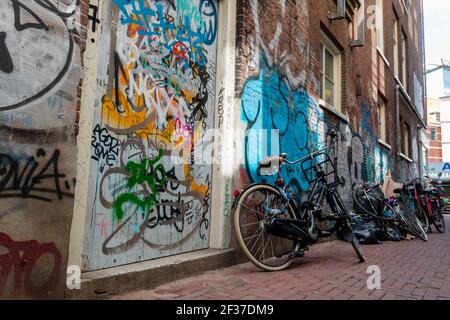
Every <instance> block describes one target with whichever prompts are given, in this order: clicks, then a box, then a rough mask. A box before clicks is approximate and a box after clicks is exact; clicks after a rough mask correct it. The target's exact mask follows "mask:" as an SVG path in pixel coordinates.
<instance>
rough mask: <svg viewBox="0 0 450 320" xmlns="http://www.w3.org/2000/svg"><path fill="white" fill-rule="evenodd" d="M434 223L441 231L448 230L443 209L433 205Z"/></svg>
mask: <svg viewBox="0 0 450 320" xmlns="http://www.w3.org/2000/svg"><path fill="white" fill-rule="evenodd" d="M433 211H434V213H433V225H434V227H435V228H436V230H437V231H438V232H439V233H445V232H446V231H447V228H446V225H445V217H444V215H443V214H442V209H438V208H436V207H435V206H433Z"/></svg>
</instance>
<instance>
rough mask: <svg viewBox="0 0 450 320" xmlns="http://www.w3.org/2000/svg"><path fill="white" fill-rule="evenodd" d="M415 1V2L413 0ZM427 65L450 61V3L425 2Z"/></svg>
mask: <svg viewBox="0 0 450 320" xmlns="http://www.w3.org/2000/svg"><path fill="white" fill-rule="evenodd" d="M413 1H414V0H413ZM423 5H424V18H425V45H426V49H425V50H426V59H427V62H426V63H427V65H428V66H429V65H430V64H440V61H441V58H444V59H447V60H450V1H449V0H423Z"/></svg>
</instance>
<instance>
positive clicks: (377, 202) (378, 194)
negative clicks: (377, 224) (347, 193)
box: [353, 186, 386, 215]
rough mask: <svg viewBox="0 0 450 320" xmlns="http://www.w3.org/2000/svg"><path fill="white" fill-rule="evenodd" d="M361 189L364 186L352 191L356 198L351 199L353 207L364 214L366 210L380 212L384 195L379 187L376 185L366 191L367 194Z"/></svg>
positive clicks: (377, 213) (376, 213)
mask: <svg viewBox="0 0 450 320" xmlns="http://www.w3.org/2000/svg"><path fill="white" fill-rule="evenodd" d="M363 191H364V187H362V188H359V189H357V190H355V192H354V197H355V198H356V199H353V207H354V209H355V211H356V212H358V213H360V214H364V213H366V212H367V211H368V212H373V211H374V210H375V211H376V212H373V214H374V215H379V214H381V211H382V210H383V204H384V202H385V200H386V196H385V195H384V193H383V191H382V190H381V187H380V186H377V187H376V188H374V189H372V190H370V191H368V192H366V194H367V196H366V194H365V193H364V192H363Z"/></svg>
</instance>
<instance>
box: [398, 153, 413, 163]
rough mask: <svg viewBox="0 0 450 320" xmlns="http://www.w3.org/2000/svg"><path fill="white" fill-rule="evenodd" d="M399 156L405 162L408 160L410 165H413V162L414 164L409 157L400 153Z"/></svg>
mask: <svg viewBox="0 0 450 320" xmlns="http://www.w3.org/2000/svg"><path fill="white" fill-rule="evenodd" d="M398 155H399V156H400V157H401V158H403V160H406V161H407V162H409V163H413V162H414V161H413V160H412V159H411V158H409V157H407V156H406V155H404V154H403V153H399V154H398Z"/></svg>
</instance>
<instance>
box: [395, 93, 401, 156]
mask: <svg viewBox="0 0 450 320" xmlns="http://www.w3.org/2000/svg"><path fill="white" fill-rule="evenodd" d="M395 126H396V130H397V134H396V139H397V140H396V145H397V149H396V150H395V158H396V160H397V161H395V163H396V164H397V163H398V154H399V153H400V152H401V150H402V146H401V144H402V142H401V134H402V133H401V129H400V85H398V84H397V85H396V86H395Z"/></svg>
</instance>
